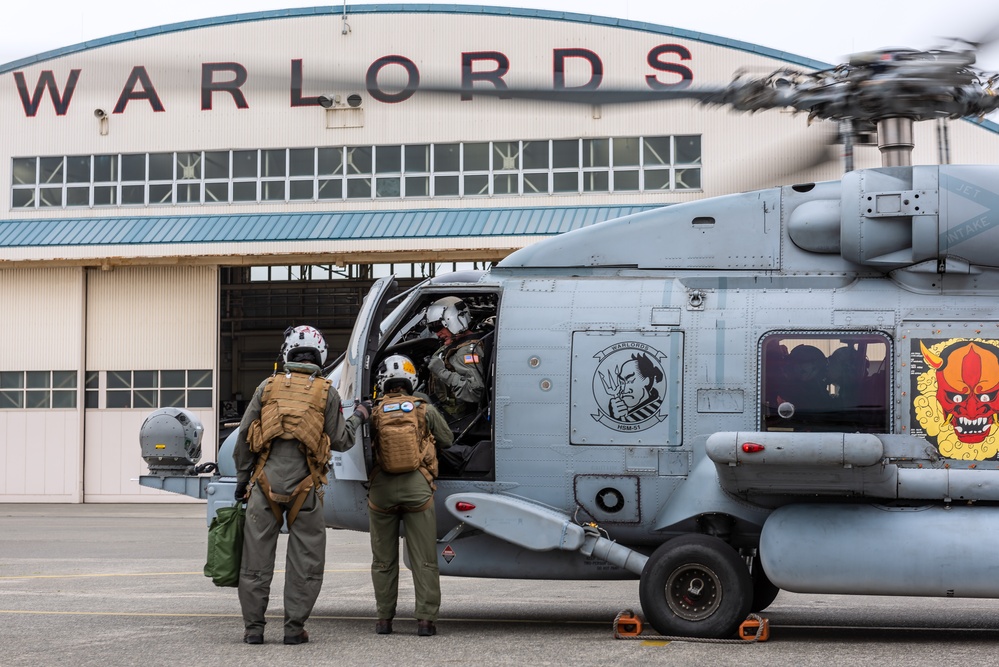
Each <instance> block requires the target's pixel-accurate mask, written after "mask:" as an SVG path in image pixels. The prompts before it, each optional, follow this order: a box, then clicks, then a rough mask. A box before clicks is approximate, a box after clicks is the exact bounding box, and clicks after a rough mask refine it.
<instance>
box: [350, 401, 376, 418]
mask: <svg viewBox="0 0 999 667" xmlns="http://www.w3.org/2000/svg"><path fill="white" fill-rule="evenodd" d="M373 407H374V404H373V403H372V402H371V401H370V400H364V401H358V403H357V405H356V406H354V414H355V415H357V416H358V417H360V418H361V421H362V422H366V421H368V417H370V416H371V409H372V408H373Z"/></svg>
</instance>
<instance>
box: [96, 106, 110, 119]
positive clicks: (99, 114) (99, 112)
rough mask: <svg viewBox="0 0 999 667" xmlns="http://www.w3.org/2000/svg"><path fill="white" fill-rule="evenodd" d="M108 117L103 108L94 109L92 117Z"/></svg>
mask: <svg viewBox="0 0 999 667" xmlns="http://www.w3.org/2000/svg"><path fill="white" fill-rule="evenodd" d="M107 117H108V112H107V111H105V110H104V109H94V118H98V119H101V120H103V119H105V118H107Z"/></svg>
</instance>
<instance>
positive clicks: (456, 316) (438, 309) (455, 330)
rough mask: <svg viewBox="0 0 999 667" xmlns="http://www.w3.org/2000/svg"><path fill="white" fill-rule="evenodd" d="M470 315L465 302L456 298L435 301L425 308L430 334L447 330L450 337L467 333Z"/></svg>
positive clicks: (450, 297)
mask: <svg viewBox="0 0 999 667" xmlns="http://www.w3.org/2000/svg"><path fill="white" fill-rule="evenodd" d="M471 323H472V314H471V313H469V312H468V306H466V305H465V302H464V301H462V300H461V299H459V298H458V297H456V296H446V297H444V298H443V299H437V301H434V302H433V303H432V304H430V305H429V306H428V307H427V328H428V329H430V332H431V333H437V332H438V331H440V330H441V329H447V330H448V331H450V332H451V334H452V335H455V336H457V335H458V334H460V333H462V332H465V331H468V327H469V325H470V324H471Z"/></svg>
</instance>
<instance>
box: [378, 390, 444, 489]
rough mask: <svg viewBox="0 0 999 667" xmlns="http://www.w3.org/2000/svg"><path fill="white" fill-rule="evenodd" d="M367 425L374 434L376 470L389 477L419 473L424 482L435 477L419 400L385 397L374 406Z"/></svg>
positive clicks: (434, 459) (431, 441)
mask: <svg viewBox="0 0 999 667" xmlns="http://www.w3.org/2000/svg"><path fill="white" fill-rule="evenodd" d="M371 422H372V424H373V425H374V427H375V428H374V432H375V438H374V441H375V452H376V454H377V456H378V467H379V468H380V469H381V470H384V471H385V472H389V473H403V472H412V471H413V470H421V471H423V474H424V476H425V477H428V480H427V481H432V480H433V479H434V478H435V477H437V452H436V450H435V448H434V444H435V441H434V436H433V434H432V433H431V432H430V428H429V427H428V425H427V406H426V404H425V403H424V402H423V400H422V399H419V398H416V397H413V396H407V395H405V394H388V395H386V396H385V397H383V398H382V399H381V400H380V401H379V402H378V404H377V405H375V409H374V414H372V415H371Z"/></svg>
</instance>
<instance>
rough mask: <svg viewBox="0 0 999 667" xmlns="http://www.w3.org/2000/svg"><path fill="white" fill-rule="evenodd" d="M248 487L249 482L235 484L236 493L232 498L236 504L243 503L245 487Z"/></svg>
mask: <svg viewBox="0 0 999 667" xmlns="http://www.w3.org/2000/svg"><path fill="white" fill-rule="evenodd" d="M247 486H249V482H236V493H235V494H234V498H235V499H236V501H237V502H243V501H244V500H246V487H247Z"/></svg>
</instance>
